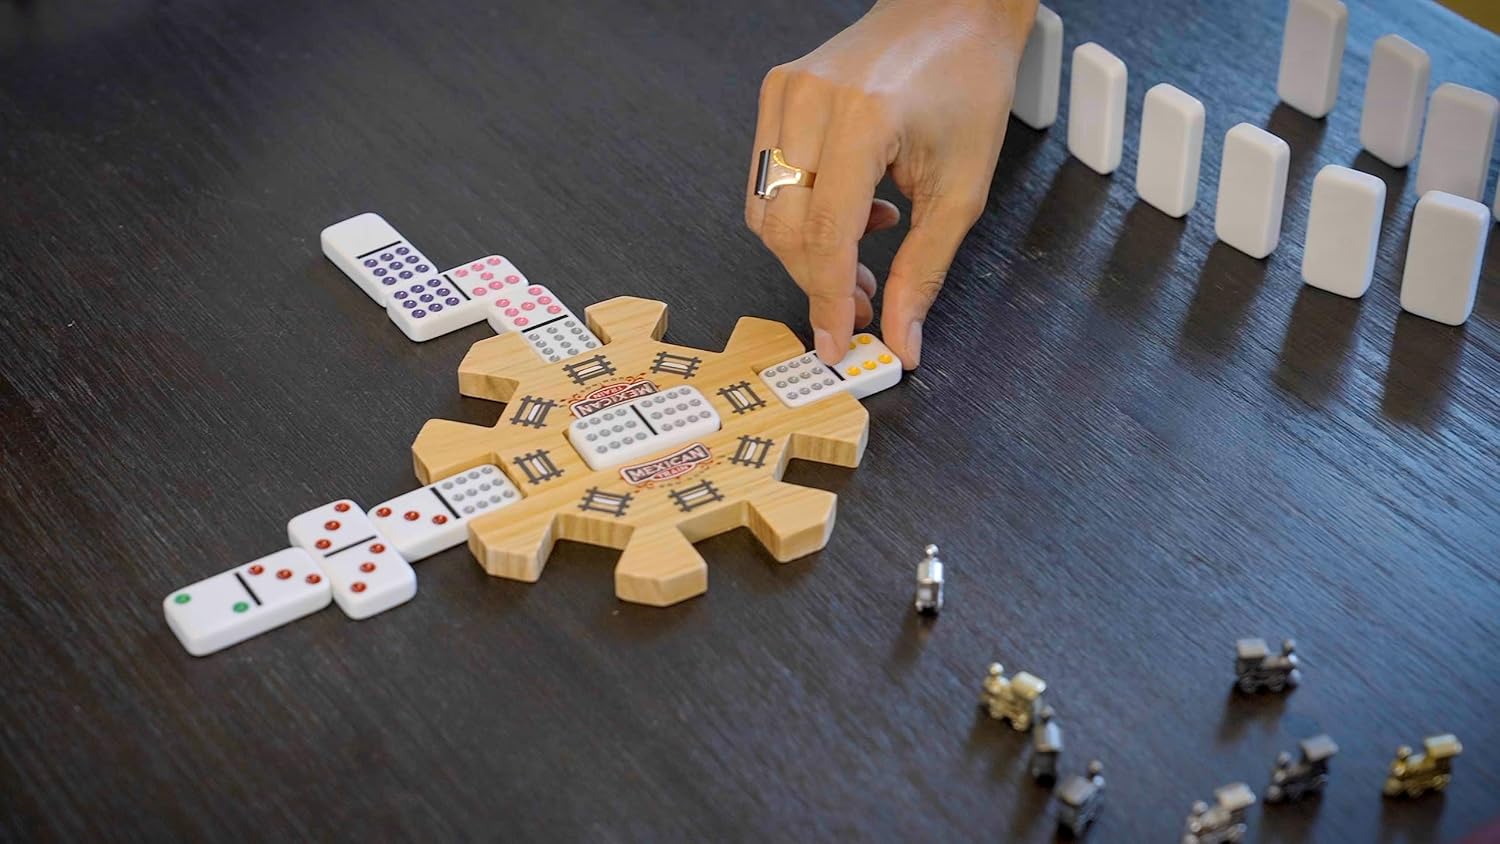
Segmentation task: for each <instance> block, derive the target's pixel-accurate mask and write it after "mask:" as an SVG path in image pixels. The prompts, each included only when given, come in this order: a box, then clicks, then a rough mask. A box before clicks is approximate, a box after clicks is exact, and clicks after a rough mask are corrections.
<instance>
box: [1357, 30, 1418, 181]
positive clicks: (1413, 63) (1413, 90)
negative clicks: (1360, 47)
mask: <svg viewBox="0 0 1500 844" xmlns="http://www.w3.org/2000/svg"><path fill="white" fill-rule="evenodd" d="M1431 77H1432V59H1431V58H1430V57H1428V55H1427V51H1426V50H1423V49H1422V48H1421V47H1418V46H1417V45H1415V44H1413V43H1411V42H1410V41H1407V40H1406V39H1405V38H1402V37H1401V36H1399V35H1384V36H1381V37H1380V38H1377V39H1375V46H1374V47H1372V48H1371V49H1370V74H1369V76H1367V77H1365V101H1364V107H1363V108H1362V110H1361V111H1360V113H1359V145H1360V146H1362V147H1364V148H1365V149H1366V150H1369V152H1370V154H1371V155H1373V156H1375V157H1376V158H1378V159H1380V160H1381V161H1384V162H1385V163H1386V164H1389V165H1390V166H1392V167H1405V166H1406V165H1408V164H1410V163H1412V161H1413V160H1414V159H1415V158H1416V157H1417V138H1418V136H1420V135H1421V133H1422V111H1423V109H1424V108H1425V106H1426V105H1427V82H1428V80H1429V79H1430V78H1431Z"/></svg>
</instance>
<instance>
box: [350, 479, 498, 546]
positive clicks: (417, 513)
mask: <svg viewBox="0 0 1500 844" xmlns="http://www.w3.org/2000/svg"><path fill="white" fill-rule="evenodd" d="M520 500H521V493H520V491H518V490H517V489H516V486H515V484H513V483H511V482H510V479H509V478H507V477H505V473H504V472H501V471H500V470H499V469H497V468H496V467H494V466H489V465H486V466H477V467H475V468H473V469H468V470H465V471H463V472H459V473H458V474H456V475H453V476H452V477H447V478H443V479H442V480H440V481H438V482H437V483H434V484H430V485H428V486H424V487H422V488H421V489H416V490H412V491H411V492H408V493H406V494H405V495H398V496H396V497H395V498H392V499H391V500H390V501H386V502H384V503H381V504H377V505H375V507H374V508H372V509H371V510H370V515H371V517H372V521H373V522H374V524H375V527H376V528H378V529H379V530H380V532H381V533H382V534H383V535H384V536H385V537H386V538H387V539H389V540H390V541H391V544H393V545H395V546H396V550H397V551H400V552H401V556H403V557H405V558H406V559H408V560H411V561H412V562H416V561H417V560H422V559H426V558H427V557H431V556H432V555H433V554H436V553H438V552H440V551H446V550H447V549H449V548H452V547H454V546H455V545H461V544H463V542H464V540H466V539H468V536H469V521H470V520H471V519H473V518H474V517H476V516H482V515H484V514H485V513H493V512H495V511H496V510H500V509H502V508H505V507H509V506H510V505H512V504H514V503H516V502H517V501H520Z"/></svg>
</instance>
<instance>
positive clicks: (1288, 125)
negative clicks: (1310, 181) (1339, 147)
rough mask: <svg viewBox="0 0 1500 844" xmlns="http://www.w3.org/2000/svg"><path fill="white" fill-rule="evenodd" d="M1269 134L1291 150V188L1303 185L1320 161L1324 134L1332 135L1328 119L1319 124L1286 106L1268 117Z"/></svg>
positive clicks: (1279, 105) (1288, 177) (1280, 105)
mask: <svg viewBox="0 0 1500 844" xmlns="http://www.w3.org/2000/svg"><path fill="white" fill-rule="evenodd" d="M1266 131H1267V132H1270V133H1271V134H1273V135H1275V136H1276V137H1278V138H1280V139H1282V140H1283V141H1286V143H1287V146H1289V147H1291V159H1290V160H1289V161H1288V162H1287V168H1286V183H1287V186H1288V187H1293V186H1296V185H1300V184H1302V178H1303V176H1304V175H1305V174H1306V172H1307V168H1308V165H1310V164H1312V163H1313V162H1314V161H1316V160H1317V157H1318V148H1319V147H1321V146H1322V145H1323V133H1324V132H1327V131H1328V119H1327V118H1324V119H1322V120H1317V119H1314V118H1311V117H1308V116H1307V115H1305V114H1303V113H1302V112H1300V111H1298V110H1296V109H1294V108H1292V107H1291V106H1289V105H1287V104H1286V103H1277V104H1276V107H1275V108H1273V109H1271V113H1270V114H1269V115H1267V117H1266Z"/></svg>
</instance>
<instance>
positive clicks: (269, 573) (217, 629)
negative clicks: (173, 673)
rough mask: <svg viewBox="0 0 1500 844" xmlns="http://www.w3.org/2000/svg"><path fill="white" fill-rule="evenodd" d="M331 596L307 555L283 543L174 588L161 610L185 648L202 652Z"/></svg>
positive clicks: (272, 625) (256, 632)
mask: <svg viewBox="0 0 1500 844" xmlns="http://www.w3.org/2000/svg"><path fill="white" fill-rule="evenodd" d="M331 597H332V596H331V592H330V590H329V584H328V580H327V579H326V578H325V577H324V575H323V570H322V569H321V568H319V566H318V564H317V563H316V562H314V561H313V558H312V557H310V556H309V555H308V553H307V552H306V551H304V550H302V549H301V548H286V549H283V550H281V551H277V552H276V553H274V554H269V555H267V556H264V557H261V558H260V559H258V560H251V561H250V562H248V563H245V564H244V565H242V566H238V567H236V568H233V569H230V570H229V571H226V572H224V573H223V574H216V575H214V576H213V577H210V578H207V579H204V580H200V581H198V582H197V583H194V584H193V585H191V586H187V587H184V588H182V589H178V590H177V591H176V592H173V593H172V594H170V595H168V596H167V597H166V599H165V600H163V601H162V610H163V612H164V613H165V614H166V617H167V626H168V627H170V628H172V632H173V633H174V634H176V635H177V639H178V641H180V642H182V646H183V647H184V648H186V649H187V652H188V653H190V654H192V655H193V656H205V655H207V654H211V653H213V652H214V651H219V650H223V649H224V648H227V647H229V646H230V645H234V644H237V643H239V642H243V641H245V640H246V639H249V638H251V637H252V636H259V635H260V634H262V633H265V632H266V631H268V630H273V629H275V628H277V627H280V626H281V625H283V624H287V623H290V622H292V621H296V620H297V619H299V618H301V617H303V616H305V615H308V614H309V613H314V612H317V611H318V610H320V609H322V608H324V607H326V606H328V602H329V600H330V599H331Z"/></svg>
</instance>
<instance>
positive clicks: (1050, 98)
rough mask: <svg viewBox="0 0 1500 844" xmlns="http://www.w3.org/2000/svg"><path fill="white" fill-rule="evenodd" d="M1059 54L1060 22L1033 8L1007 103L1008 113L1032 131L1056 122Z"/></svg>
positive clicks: (1044, 9)
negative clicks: (1011, 96) (1009, 99)
mask: <svg viewBox="0 0 1500 844" xmlns="http://www.w3.org/2000/svg"><path fill="white" fill-rule="evenodd" d="M1062 51H1063V21H1062V18H1060V17H1058V16H1057V13H1056V12H1054V11H1052V10H1051V9H1049V8H1047V7H1046V6H1037V10H1036V21H1035V22H1034V23H1033V24H1032V25H1031V34H1030V35H1028V36H1027V37H1026V49H1025V50H1023V51H1022V53H1021V63H1020V65H1019V66H1018V67H1017V68H1016V93H1015V96H1014V97H1013V98H1012V99H1011V103H1010V113H1011V114H1013V115H1015V117H1016V119H1017V120H1019V121H1021V122H1022V123H1025V124H1026V125H1027V126H1030V127H1031V128H1033V129H1046V128H1047V127H1048V126H1051V125H1052V124H1053V123H1056V122H1057V98H1058V94H1059V89H1060V88H1061V87H1062Z"/></svg>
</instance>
